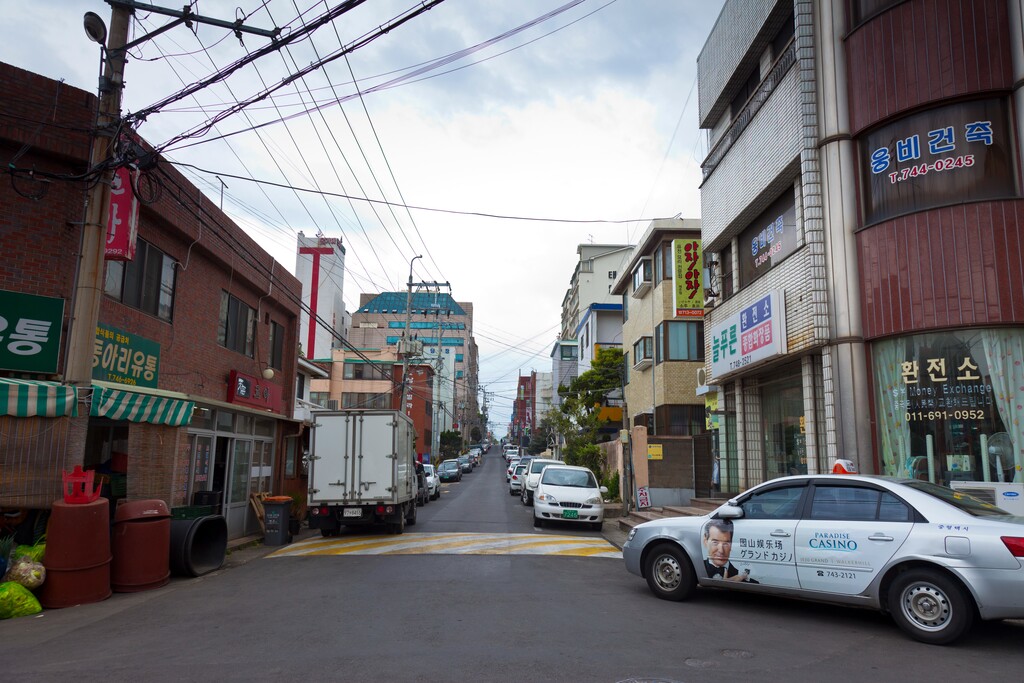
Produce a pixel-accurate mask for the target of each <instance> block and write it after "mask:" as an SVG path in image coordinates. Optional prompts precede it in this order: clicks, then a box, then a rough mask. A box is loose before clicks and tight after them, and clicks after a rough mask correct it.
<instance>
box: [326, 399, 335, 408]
mask: <svg viewBox="0 0 1024 683" xmlns="http://www.w3.org/2000/svg"><path fill="white" fill-rule="evenodd" d="M337 409H338V399H336V398H329V399H327V410H337Z"/></svg>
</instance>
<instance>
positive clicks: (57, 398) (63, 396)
mask: <svg viewBox="0 0 1024 683" xmlns="http://www.w3.org/2000/svg"><path fill="white" fill-rule="evenodd" d="M0 415H10V416H11V417H63V416H65V415H70V416H72V417H76V416H77V415H78V392H77V390H76V389H75V387H73V386H69V385H67V384H61V383H60V382H43V381H39V380H30V379H13V378H10V377H0Z"/></svg>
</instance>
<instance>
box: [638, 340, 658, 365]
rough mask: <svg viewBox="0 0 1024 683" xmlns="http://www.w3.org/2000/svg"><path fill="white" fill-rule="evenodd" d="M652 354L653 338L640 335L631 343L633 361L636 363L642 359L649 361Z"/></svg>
mask: <svg viewBox="0 0 1024 683" xmlns="http://www.w3.org/2000/svg"><path fill="white" fill-rule="evenodd" d="M653 356H654V340H653V339H652V338H651V337H640V338H639V339H637V340H636V343H634V344H633V362H634V363H635V364H637V365H639V364H640V363H642V362H643V361H647V362H650V360H651V358H653Z"/></svg>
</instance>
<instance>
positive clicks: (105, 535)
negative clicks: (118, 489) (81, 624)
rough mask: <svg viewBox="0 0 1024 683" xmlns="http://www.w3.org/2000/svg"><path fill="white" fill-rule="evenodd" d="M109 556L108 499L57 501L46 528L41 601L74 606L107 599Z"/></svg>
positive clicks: (108, 593)
mask: <svg viewBox="0 0 1024 683" xmlns="http://www.w3.org/2000/svg"><path fill="white" fill-rule="evenodd" d="M110 559H111V558H110V507H109V501H108V500H107V499H106V498H98V499H96V500H94V501H93V502H91V503H78V504H75V503H65V502H64V501H63V500H56V501H54V502H53V507H52V509H51V511H50V522H49V526H47V529H46V554H45V555H44V556H43V566H44V567H46V581H44V582H43V585H42V587H41V588H40V590H39V593H38V597H39V602H40V604H42V606H43V607H71V606H73V605H82V604H85V603H89V602H99V601H100V600H106V599H107V598H109V597H110Z"/></svg>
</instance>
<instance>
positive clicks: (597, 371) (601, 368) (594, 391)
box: [556, 348, 623, 476]
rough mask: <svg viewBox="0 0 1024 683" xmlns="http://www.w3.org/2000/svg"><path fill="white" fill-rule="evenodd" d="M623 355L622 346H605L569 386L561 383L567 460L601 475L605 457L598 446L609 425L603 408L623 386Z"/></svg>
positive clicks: (561, 418)
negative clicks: (603, 428)
mask: <svg viewBox="0 0 1024 683" xmlns="http://www.w3.org/2000/svg"><path fill="white" fill-rule="evenodd" d="M622 373H623V356H622V349H621V348H610V349H601V350H599V351H598V352H597V358H595V359H594V361H593V362H592V363H591V365H590V370H587V371H586V372H584V373H583V374H582V375H580V376H579V377H577V378H576V379H574V380H573V381H572V383H570V384H569V386H568V387H565V386H560V387H559V388H558V391H559V395H560V396H561V397H562V405H561V413H562V414H561V416H560V418H559V421H560V424H557V423H556V424H557V430H558V432H559V433H560V434H562V435H564V436H565V440H566V443H565V461H566V462H567V463H568V464H570V465H581V466H583V467H589V468H590V469H591V470H593V471H594V473H595V474H597V475H598V476H601V473H602V471H603V469H604V460H603V457H602V454H601V449H600V448H598V446H597V440H598V435H599V430H600V429H601V428H602V427H604V426H606V424H607V423H606V422H604V421H602V420H601V417H600V411H601V407H602V405H604V403H605V401H606V400H607V397H608V394H609V393H610V392H612V391H615V390H616V389H619V390H621V388H622Z"/></svg>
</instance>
